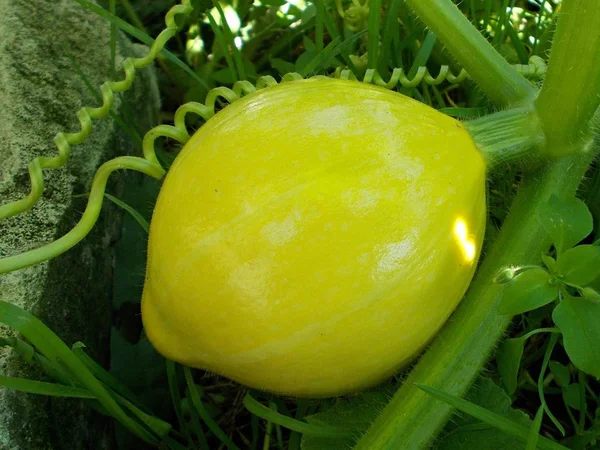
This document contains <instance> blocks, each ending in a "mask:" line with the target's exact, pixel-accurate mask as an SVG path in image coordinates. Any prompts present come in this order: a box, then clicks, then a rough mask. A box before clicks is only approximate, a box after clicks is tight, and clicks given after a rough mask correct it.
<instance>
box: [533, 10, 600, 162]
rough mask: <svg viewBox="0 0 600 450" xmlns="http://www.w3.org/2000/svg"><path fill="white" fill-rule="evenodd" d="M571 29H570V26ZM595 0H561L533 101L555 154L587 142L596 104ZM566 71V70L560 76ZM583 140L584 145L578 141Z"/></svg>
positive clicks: (599, 74)
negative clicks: (547, 61) (543, 72)
mask: <svg viewBox="0 0 600 450" xmlns="http://www.w3.org/2000/svg"><path fill="white" fill-rule="evenodd" d="M575 30H576V31H575ZM598 30H600V4H599V3H598V0H570V1H565V2H563V5H562V10H561V13H560V20H559V22H558V25H557V27H556V32H555V34H554V42H556V43H558V42H560V44H561V45H553V46H552V50H551V52H550V66H549V69H548V74H547V75H546V79H545V82H544V85H543V87H542V91H541V92H540V95H539V97H538V98H537V100H536V107H537V109H538V112H539V116H540V119H541V120H542V125H543V127H544V131H545V133H546V136H547V137H548V140H549V141H551V142H553V144H554V145H553V152H554V154H555V156H561V155H568V154H570V153H572V152H573V151H576V150H577V149H578V148H583V149H584V151H585V150H586V149H587V150H588V151H589V149H590V148H591V145H592V144H591V140H590V139H589V137H590V134H591V131H592V129H593V128H594V127H597V126H598V124H597V123H596V124H595V123H594V121H593V117H594V114H595V113H596V111H597V110H598V108H599V106H600V63H599V58H600V32H599V31H598ZM565 75H566V76H565ZM586 140H587V144H588V145H587V147H586V146H585V143H584V145H583V146H582V142H583V141H586Z"/></svg>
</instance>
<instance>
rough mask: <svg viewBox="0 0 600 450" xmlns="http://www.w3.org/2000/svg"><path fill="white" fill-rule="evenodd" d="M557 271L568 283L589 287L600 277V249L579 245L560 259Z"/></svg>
mask: <svg viewBox="0 0 600 450" xmlns="http://www.w3.org/2000/svg"><path fill="white" fill-rule="evenodd" d="M556 271H557V272H558V274H559V275H560V276H561V278H563V279H564V280H565V281H566V282H567V283H570V284H574V285H575V286H581V287H583V286H587V285H588V284H590V283H591V282H592V281H594V280H595V279H596V277H598V276H600V247H598V246H596V245H578V246H577V247H574V248H572V249H570V250H567V251H566V252H564V253H563V254H562V255H560V256H559V257H558V262H557V264H556Z"/></svg>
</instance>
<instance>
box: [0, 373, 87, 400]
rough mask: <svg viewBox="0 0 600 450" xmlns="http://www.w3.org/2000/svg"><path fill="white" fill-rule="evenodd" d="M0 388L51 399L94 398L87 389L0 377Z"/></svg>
mask: <svg viewBox="0 0 600 450" xmlns="http://www.w3.org/2000/svg"><path fill="white" fill-rule="evenodd" d="M0 387H4V388H7V389H14V390H17V391H21V392H26V393H28V394H38V395H48V396H52V397H74V398H96V397H95V396H94V394H92V393H91V392H90V391H88V390H87V389H81V388H77V387H71V386H64V385H62V384H56V383H45V382H42V381H33V380H27V379H24V378H15V377H5V376H4V375H0Z"/></svg>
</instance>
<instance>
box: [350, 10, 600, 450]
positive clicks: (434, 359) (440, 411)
mask: <svg viewBox="0 0 600 450" xmlns="http://www.w3.org/2000/svg"><path fill="white" fill-rule="evenodd" d="M407 1H408V2H409V3H410V4H411V5H412V6H413V7H414V9H415V10H416V11H417V12H418V13H419V14H421V13H422V11H426V10H427V11H426V13H427V17H422V19H423V20H424V21H425V22H426V23H427V25H428V26H430V27H431V23H429V22H430V21H431V22H435V20H436V19H435V18H434V17H433V15H432V13H433V12H436V11H435V7H434V6H433V5H434V4H436V5H437V4H439V6H440V10H441V9H448V10H449V9H451V8H450V6H449V5H450V2H449V1H444V0H432V1H430V2H418V1H417V0H407ZM418 4H419V5H420V6H419V5H418ZM426 5H427V6H426ZM442 5H443V6H442ZM586 15H587V16H589V17H586ZM560 21H561V23H560V24H559V26H558V28H557V32H556V37H555V39H554V42H555V44H554V48H553V49H552V58H551V60H550V69H549V71H552V73H556V74H557V75H553V76H551V77H549V78H547V79H546V82H545V84H544V88H543V90H542V94H541V95H540V98H539V99H538V101H537V102H536V108H537V111H538V115H539V116H538V117H539V118H540V122H541V125H540V126H541V127H542V128H543V129H544V131H545V133H546V136H547V139H546V140H545V142H544V144H543V145H542V147H541V149H540V151H541V152H543V153H544V154H546V155H547V154H554V155H558V154H569V155H570V156H567V157H564V158H562V159H559V160H554V161H550V162H548V163H546V165H545V166H544V167H543V168H541V169H540V170H536V171H535V172H534V173H525V174H524V180H523V182H522V184H521V187H520V189H519V192H518V194H517V196H516V198H515V201H514V203H513V205H512V207H511V211H510V214H509V215H508V218H507V219H506V221H505V222H504V225H503V227H502V230H501V231H500V233H499V235H498V238H497V239H496V241H495V242H494V243H493V245H492V247H491V250H490V252H489V254H488V255H487V256H486V258H485V260H484V261H483V262H482V264H481V266H480V267H479V271H478V274H477V277H476V278H475V279H474V281H473V283H472V284H471V287H470V289H469V291H468V292H467V295H466V296H465V298H464V299H463V301H462V302H461V304H460V306H459V307H458V309H457V310H456V311H455V313H454V314H453V315H452V317H451V318H450V320H449V321H448V323H447V324H446V326H445V327H444V328H443V329H442V331H441V332H440V333H439V335H438V336H437V337H436V339H435V340H434V341H433V343H432V344H431V346H430V348H429V349H428V350H427V352H426V353H425V354H424V355H423V357H422V358H421V360H420V361H419V362H418V364H417V365H416V366H415V368H414V369H413V370H412V371H411V373H410V374H409V376H408V378H407V379H406V380H405V382H404V383H403V385H402V386H401V387H400V389H399V390H398V391H397V392H396V394H395V395H394V397H393V398H392V400H391V401H390V403H389V404H388V405H387V406H386V408H385V409H384V410H383V411H382V413H381V414H380V415H379V417H378V418H377V419H376V421H375V422H374V424H373V425H372V426H371V428H370V429H369V430H368V431H367V432H366V434H365V435H364V436H363V437H362V439H361V440H360V441H359V442H358V444H357V446H356V447H355V449H359V450H360V449H368V450H380V449H391V448H393V449H399V450H402V449H421V448H426V447H427V446H428V445H429V444H430V443H431V441H432V440H433V439H434V438H435V437H436V435H437V434H438V433H439V432H440V430H441V429H442V428H443V426H444V425H445V423H446V422H447V420H448V419H449V417H450V415H451V414H452V408H450V407H449V406H447V405H445V404H441V403H440V402H438V401H437V400H435V399H434V398H432V397H430V396H428V395H427V394H426V393H424V392H423V391H421V390H420V389H419V388H418V387H417V386H416V384H417V383H418V384H421V385H427V386H432V387H435V388H438V389H440V390H442V391H444V392H446V393H449V394H453V395H458V396H462V395H464V394H465V393H466V391H467V390H468V388H469V387H470V386H471V384H472V382H473V381H474V379H475V377H476V376H477V375H478V373H479V371H480V370H481V369H482V367H483V366H484V365H485V363H486V362H487V360H488V358H489V356H490V355H491V353H492V351H493V349H494V347H495V346H496V344H497V342H498V340H500V339H501V338H502V336H503V335H504V332H505V330H506V328H507V327H508V325H509V323H510V322H511V318H510V317H508V316H503V315H499V314H498V313H497V305H498V303H499V301H500V300H501V298H502V296H503V294H504V289H505V288H506V285H499V284H495V283H493V281H492V280H493V277H494V275H495V274H496V273H497V271H498V270H499V269H500V268H502V267H505V266H507V265H511V264H515V263H519V264H529V263H535V262H537V261H538V258H539V255H540V253H541V252H543V251H545V250H547V249H548V247H549V245H550V244H549V241H548V238H547V233H546V232H545V231H544V229H543V228H542V227H541V226H540V225H539V219H538V215H539V214H540V211H541V208H542V207H543V205H545V203H547V201H548V199H549V197H550V196H551V195H556V196H559V197H568V196H572V195H574V194H575V192H576V190H577V187H578V185H579V183H580V181H581V179H582V177H583V176H584V174H585V173H586V171H587V169H588V167H589V165H590V163H591V162H592V160H593V159H594V156H595V155H594V152H593V151H591V149H593V145H592V142H593V139H592V135H591V130H592V127H591V121H592V118H593V115H594V108H597V106H598V105H597V103H598V101H600V100H599V98H598V94H599V92H598V90H599V89H600V82H598V81H599V80H600V79H599V78H598V75H597V74H598V65H597V64H594V62H595V58H596V57H597V53H598V48H599V47H598V44H597V43H598V42H599V41H600V33H598V31H597V30H598V29H600V11H599V10H598V6H597V0H565V1H564V3H563V14H562V15H561V19H560ZM581 24H585V26H584V27H583V26H581ZM438 25H440V24H439V23H438ZM431 28H433V27H431ZM434 31H436V33H437V32H438V30H437V29H434ZM452 33H456V34H460V31H459V30H456V29H453V30H452V31H447V33H446V34H452ZM576 35H579V36H578V37H577V38H569V37H570V36H576ZM446 38H447V37H446ZM444 40H446V39H444ZM574 42H578V43H580V44H581V47H579V48H577V49H571V47H570V46H571V45H573V43H574ZM445 43H446V45H448V44H449V43H448V42H447V41H446V42H445ZM584 43H585V45H584ZM468 48H469V46H467V45H465V47H464V49H468ZM451 50H454V49H452V48H451ZM480 50H481V52H483V53H485V51H484V49H480ZM571 52H572V53H576V54H577V58H575V59H572V58H569V54H570V53H571ZM459 53H460V54H456V52H455V51H454V54H455V56H456V57H457V59H459V61H460V62H461V63H462V64H464V65H465V66H467V65H468V64H467V63H466V61H465V59H468V58H466V57H465V55H464V52H462V51H461V52H459ZM555 55H557V56H555ZM565 64H566V65H565ZM468 70H469V71H470V72H471V71H472V72H473V74H475V73H478V72H476V71H473V68H472V67H468ZM565 70H567V71H569V72H568V73H571V72H572V73H577V80H578V82H579V81H581V82H584V81H585V80H588V81H590V82H591V81H592V80H596V81H594V83H595V84H590V85H587V86H577V87H573V88H567V87H566V85H565V83H567V80H569V77H568V76H566V75H565V72H564V71H565ZM498 73H500V72H498ZM498 73H497V74H496V75H498ZM560 73H562V75H561V76H559V74H560ZM568 73H567V75H568ZM474 79H476V81H478V82H480V80H479V79H478V78H476V77H474ZM510 79H511V78H510V77H506V78H505V79H504V80H503V83H500V82H499V81H495V82H498V85H499V86H504V85H505V83H510ZM568 82H572V81H568ZM481 87H482V88H484V89H485V87H484V86H481ZM563 88H564V89H567V92H568V94H567V97H565V96H563V95H562V94H561V93H560V92H558V91H560V90H561V89H563ZM517 90H520V88H517ZM493 91H494V90H493V89H492V90H491V91H490V92H491V93H493ZM486 92H488V91H486ZM490 92H488V95H490ZM521 93H523V91H521ZM498 94H499V95H498V96H497V100H498V101H500V102H502V98H501V97H502V94H501V93H498ZM590 96H593V97H594V99H589V98H588V97H590ZM490 97H492V98H494V97H493V95H490ZM518 97H519V95H518V94H517V93H516V92H512V93H509V94H507V96H506V98H505V99H504V100H505V102H509V103H512V102H514V100H518ZM526 98H527V97H526V96H525V98H524V99H526ZM565 102H566V103H568V104H569V107H568V108H563V107H564V106H565ZM580 104H581V105H582V108H583V110H584V111H585V112H582V110H581V109H578V106H577V105H580ZM571 105H572V107H571ZM506 119H507V123H509V124H510V123H511V121H512V122H513V126H514V125H515V123H514V122H515V121H516V124H518V123H519V119H518V116H517V117H514V116H513V117H512V119H511V117H510V114H509V116H508V117H507V118H506ZM490 120H491V119H490ZM563 124H568V125H563ZM487 125H489V123H488V124H487ZM487 125H486V123H485V120H483V119H482V120H481V121H480V122H479V123H476V121H474V123H472V124H471V125H470V127H471V128H470V129H475V130H476V129H477V128H478V127H480V128H486V127H487ZM554 127H556V130H554ZM535 128H537V126H536V127H535ZM518 129H519V126H517V130H518ZM479 131H481V130H479ZM574 131H575V133H576V134H575V135H574V134H573V132H574ZM504 133H505V131H498V135H497V136H494V135H493V133H492V134H491V135H488V137H487V138H485V139H483V138H482V136H485V133H483V134H482V135H480V136H479V137H476V141H477V140H479V144H480V146H481V145H482V140H483V141H484V144H483V147H484V148H485V147H486V146H488V147H489V148H491V149H494V148H496V150H493V151H490V152H488V158H491V160H492V162H493V161H494V159H496V160H499V159H500V160H501V158H499V157H497V155H502V153H498V152H497V145H499V143H500V140H501V138H502V137H503V136H505V135H506V134H504ZM475 134H476V135H477V132H475ZM517 134H519V133H517ZM506 136H508V135H506ZM509 137H511V138H512V136H509ZM486 139H487V140H486ZM518 139H519V137H518V136H517V140H518ZM534 141H535V138H534ZM565 146H568V147H567V148H568V152H561V150H562V149H563V148H565ZM485 153H486V152H485V151H484V154H485Z"/></svg>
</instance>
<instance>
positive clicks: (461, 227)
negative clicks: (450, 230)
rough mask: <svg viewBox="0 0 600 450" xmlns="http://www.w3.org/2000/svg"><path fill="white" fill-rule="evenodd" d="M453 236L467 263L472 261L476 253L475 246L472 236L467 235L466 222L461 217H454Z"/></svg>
mask: <svg viewBox="0 0 600 450" xmlns="http://www.w3.org/2000/svg"><path fill="white" fill-rule="evenodd" d="M454 236H455V237H456V240H457V241H458V244H459V245H460V247H461V249H462V251H463V254H464V256H465V260H466V261H467V262H469V263H471V262H473V260H474V259H475V255H476V254H477V248H476V246H475V242H474V240H473V238H472V237H471V236H469V234H468V229H467V224H466V223H465V221H464V220H463V219H462V218H458V219H456V222H455V223H454Z"/></svg>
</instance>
